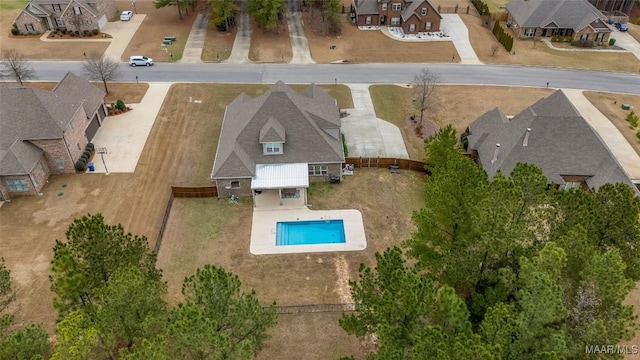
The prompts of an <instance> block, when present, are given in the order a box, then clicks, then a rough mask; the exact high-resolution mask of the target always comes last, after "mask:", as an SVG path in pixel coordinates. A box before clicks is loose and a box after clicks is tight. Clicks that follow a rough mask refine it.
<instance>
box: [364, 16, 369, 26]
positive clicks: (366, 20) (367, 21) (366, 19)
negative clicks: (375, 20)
mask: <svg viewBox="0 0 640 360" xmlns="http://www.w3.org/2000/svg"><path fill="white" fill-rule="evenodd" d="M364 23H365V24H367V25H371V16H367V17H366V18H365V20H364Z"/></svg>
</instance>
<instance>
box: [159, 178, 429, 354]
mask: <svg viewBox="0 0 640 360" xmlns="http://www.w3.org/2000/svg"><path fill="white" fill-rule="evenodd" d="M423 177H424V175H422V174H420V173H416V172H411V171H403V172H402V173H401V174H399V175H395V174H390V173H389V172H388V170H383V169H379V170H378V169H371V170H369V169H358V170H356V173H355V175H354V176H350V177H346V178H345V179H344V181H343V182H342V183H341V184H340V185H331V184H317V185H316V184H314V185H312V186H311V187H310V190H309V193H310V195H309V203H311V204H312V205H313V209H314V210H315V209H354V208H355V209H358V210H360V211H361V212H362V216H363V219H364V226H365V233H366V234H367V241H368V246H367V249H366V250H364V251H359V252H343V253H312V254H288V255H261V256H255V255H251V254H250V253H249V239H250V232H251V226H250V225H249V224H251V216H252V206H251V203H250V201H251V200H250V199H247V200H244V201H242V202H241V204H240V205H233V204H229V203H228V202H227V201H225V200H217V199H176V200H175V201H174V205H173V208H172V210H171V215H170V218H169V223H168V225H167V229H166V232H165V236H164V239H163V243H162V248H161V249H160V254H159V258H158V264H159V267H161V268H162V269H163V271H164V275H165V279H166V280H167V281H168V284H169V297H170V299H171V300H172V302H175V301H176V300H177V299H180V285H181V283H182V280H183V279H184V277H185V276H187V275H189V274H191V273H193V272H195V270H196V269H197V268H198V267H202V266H203V265H205V264H214V265H217V266H222V267H224V268H225V269H227V270H228V271H231V272H233V273H235V274H237V275H238V276H239V277H240V279H241V280H242V282H243V285H244V287H245V289H246V290H247V291H249V289H254V290H255V291H256V293H257V294H258V296H259V297H260V299H262V300H263V301H265V302H271V301H273V300H275V301H276V302H277V303H278V304H280V305H299V304H322V303H340V302H343V301H344V300H342V298H341V296H340V294H341V293H342V292H343V291H344V290H345V285H346V283H347V279H346V278H345V277H344V275H341V274H342V273H341V272H339V271H337V266H338V264H339V263H343V264H346V265H347V267H348V272H347V273H348V278H349V279H355V278H356V277H357V271H358V266H359V264H360V263H366V264H367V265H372V261H373V254H374V253H375V252H380V251H384V249H386V248H387V247H389V246H393V245H399V244H400V243H401V242H402V241H403V240H405V239H406V238H407V237H408V236H409V234H410V232H411V231H413V229H414V226H413V224H412V222H411V213H412V211H414V210H417V209H418V208H419V207H420V205H421V203H422V201H423V200H422V199H423V197H422V184H423V182H422V179H423ZM380 189H385V191H388V192H389V193H391V194H393V195H391V196H389V197H384V196H382V197H381V196H373V194H377V193H379V192H380ZM285 289H286V290H285ZM327 316H331V315H326V314H325V315H318V316H316V317H315V319H317V320H314V321H320V322H321V323H322V322H323V320H322V318H326V317H327ZM332 321H334V320H332ZM335 325H336V324H334V325H333V328H334V329H335V331H331V332H329V331H327V329H318V330H319V331H316V332H310V333H297V331H298V328H299V327H300V326H302V325H301V324H299V325H297V326H293V325H292V326H282V325H281V326H280V327H279V329H278V330H279V331H278V334H279V335H278V336H279V337H286V338H297V339H300V340H299V341H296V342H287V343H280V342H279V341H277V340H274V342H273V347H272V348H271V347H270V348H269V350H268V352H267V353H268V354H270V355H269V356H267V357H265V359H266V358H286V359H296V358H300V353H299V352H298V349H300V347H303V348H309V349H313V354H314V355H315V356H316V357H314V358H317V359H328V358H334V355H335V354H336V353H335V351H336V344H334V343H333V342H332V341H330V340H331V339H335V338H336V337H337V336H339V335H341V334H339V333H338V334H336V332H338V331H339V330H338V329H337V326H335ZM307 326H309V325H307ZM319 334H322V335H319ZM301 344H304V345H301ZM338 344H344V345H341V346H340V348H342V349H343V350H344V351H347V350H351V351H353V350H357V349H358V346H359V345H358V344H359V342H358V341H357V340H356V339H355V338H349V337H344V338H341V339H340V340H339V341H338ZM296 353H297V354H298V355H297V356H295V355H294V354H296ZM304 358H305V359H306V358H307V357H306V356H304Z"/></svg>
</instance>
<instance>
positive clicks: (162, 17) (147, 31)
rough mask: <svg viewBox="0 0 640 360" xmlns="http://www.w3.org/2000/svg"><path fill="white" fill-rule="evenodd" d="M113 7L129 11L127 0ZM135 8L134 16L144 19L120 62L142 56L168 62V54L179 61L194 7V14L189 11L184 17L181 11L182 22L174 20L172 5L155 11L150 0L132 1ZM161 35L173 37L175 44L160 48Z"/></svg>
mask: <svg viewBox="0 0 640 360" xmlns="http://www.w3.org/2000/svg"><path fill="white" fill-rule="evenodd" d="M116 4H117V6H118V9H122V10H132V6H131V3H130V1H129V0H117V1H116ZM136 9H137V11H138V13H140V14H146V15H147V16H146V18H145V19H144V21H143V22H142V24H141V25H140V27H139V28H138V31H136V34H135V35H134V36H133V38H132V39H131V41H130V42H129V45H128V46H127V48H126V49H125V51H124V53H123V54H122V59H121V60H123V61H125V60H128V59H129V56H131V55H136V54H143V55H145V56H148V57H150V58H152V59H153V60H154V61H170V59H169V52H172V53H173V60H174V61H177V60H180V59H181V58H182V52H183V51H184V46H185V44H186V43H187V38H188V37H189V32H190V31H191V26H192V25H193V21H194V20H195V19H196V16H197V11H198V10H199V9H198V8H197V7H196V12H195V13H194V12H192V11H191V8H189V14H188V15H186V14H185V13H184V12H183V14H182V20H180V19H179V18H178V10H177V9H176V7H175V6H167V7H164V8H162V9H156V8H155V6H153V1H151V0H149V1H138V2H136ZM165 36H175V37H176V42H174V43H173V44H171V45H168V46H167V47H166V49H167V51H165V50H164V49H163V48H162V47H161V46H160V45H161V44H162V40H164V37H165Z"/></svg>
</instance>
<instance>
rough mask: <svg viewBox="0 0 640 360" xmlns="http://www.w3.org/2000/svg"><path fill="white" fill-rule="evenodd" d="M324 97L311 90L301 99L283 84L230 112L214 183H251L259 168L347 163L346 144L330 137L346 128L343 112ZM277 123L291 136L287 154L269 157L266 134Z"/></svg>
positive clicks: (239, 101) (232, 105) (242, 97)
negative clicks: (262, 139) (241, 179)
mask: <svg viewBox="0 0 640 360" xmlns="http://www.w3.org/2000/svg"><path fill="white" fill-rule="evenodd" d="M313 86H314V85H311V86H310V87H313ZM318 91H322V90H321V89H320V88H315V89H314V88H311V89H309V88H307V89H306V90H305V91H304V92H303V94H305V95H298V94H297V93H296V92H295V91H293V90H292V89H291V88H290V87H288V86H287V85H285V84H284V83H282V82H281V81H279V82H278V83H276V84H275V85H273V86H272V87H271V88H270V89H269V90H268V91H267V92H266V93H265V94H263V95H261V96H258V97H256V98H250V97H249V96H247V95H246V94H241V95H240V96H238V97H237V98H236V99H234V100H233V101H232V102H231V103H230V104H229V105H228V106H227V110H226V112H225V117H224V120H223V123H222V129H221V131H220V140H219V142H218V148H217V151H216V158H215V161H214V164H213V170H212V172H211V178H212V179H219V178H237V177H251V176H253V175H255V165H256V164H282V163H303V162H305V163H337V162H343V161H344V154H343V149H342V140H341V139H340V137H339V136H338V137H337V138H336V137H334V136H332V135H330V133H329V130H335V129H339V128H340V112H339V110H338V106H337V105H336V104H335V100H333V101H329V100H331V98H330V97H329V98H327V97H325V96H324V95H321V94H319V93H318ZM310 94H312V96H309V95H310ZM313 94H315V95H313ZM274 121H277V123H279V124H281V126H282V128H283V129H284V131H285V133H286V142H285V144H284V145H283V153H282V154H278V155H264V154H263V148H262V145H261V144H260V137H261V131H262V129H263V128H264V127H265V124H266V123H267V122H271V123H273V122H274ZM334 132H335V131H334ZM263 135H266V134H263Z"/></svg>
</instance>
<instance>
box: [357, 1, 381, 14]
mask: <svg viewBox="0 0 640 360" xmlns="http://www.w3.org/2000/svg"><path fill="white" fill-rule="evenodd" d="M353 4H354V6H355V7H356V12H357V13H358V14H361V15H369V14H370V15H375V14H379V12H378V0H355V1H354V2H353Z"/></svg>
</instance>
